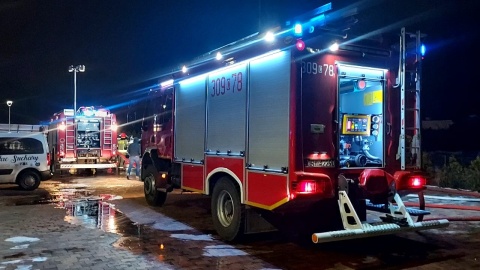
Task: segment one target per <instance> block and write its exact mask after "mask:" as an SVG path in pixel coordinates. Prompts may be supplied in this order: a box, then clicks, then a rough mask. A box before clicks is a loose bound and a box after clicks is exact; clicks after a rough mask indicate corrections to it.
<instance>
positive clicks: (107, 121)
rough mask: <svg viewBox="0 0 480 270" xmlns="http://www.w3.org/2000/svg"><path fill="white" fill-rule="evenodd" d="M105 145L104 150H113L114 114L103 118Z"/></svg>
mask: <svg viewBox="0 0 480 270" xmlns="http://www.w3.org/2000/svg"><path fill="white" fill-rule="evenodd" d="M103 121H104V124H103V127H104V130H103V146H102V150H112V115H109V116H107V117H105V118H104V119H103Z"/></svg>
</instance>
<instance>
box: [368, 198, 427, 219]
mask: <svg viewBox="0 0 480 270" xmlns="http://www.w3.org/2000/svg"><path fill="white" fill-rule="evenodd" d="M366 205H367V209H368V210H371V211H376V212H381V213H387V214H389V213H390V210H389V209H388V208H385V204H373V203H371V202H369V201H367V203H366ZM394 208H395V211H396V210H397V208H398V207H397V206H394ZM406 209H407V212H408V213H409V214H410V215H411V216H421V215H430V211H427V210H421V209H417V208H412V207H406Z"/></svg>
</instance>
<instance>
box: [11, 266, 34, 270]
mask: <svg viewBox="0 0 480 270" xmlns="http://www.w3.org/2000/svg"><path fill="white" fill-rule="evenodd" d="M32 267H33V265H17V268H15V270H30V269H32Z"/></svg>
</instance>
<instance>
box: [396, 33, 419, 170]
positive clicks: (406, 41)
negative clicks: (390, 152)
mask: <svg viewBox="0 0 480 270" xmlns="http://www.w3.org/2000/svg"><path fill="white" fill-rule="evenodd" d="M422 37H423V36H422V34H421V33H420V31H417V32H416V33H407V32H406V31H405V28H402V30H401V36H400V54H401V63H400V107H401V115H400V117H401V122H400V145H399V147H400V159H401V169H402V170H409V169H421V164H422V157H421V153H422V151H421V150H422V149H421V143H420V141H421V140H420V139H421V119H420V90H421V71H422V54H421V46H422V42H421V38H422Z"/></svg>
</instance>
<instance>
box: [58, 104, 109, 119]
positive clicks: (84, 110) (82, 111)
mask: <svg viewBox="0 0 480 270" xmlns="http://www.w3.org/2000/svg"><path fill="white" fill-rule="evenodd" d="M109 113H110V111H109V110H107V109H98V110H95V108H94V107H93V106H91V107H83V106H82V107H80V108H78V112H77V115H78V116H87V117H94V116H96V117H107V116H108V114H109ZM65 115H66V114H65Z"/></svg>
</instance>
